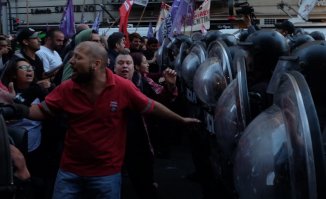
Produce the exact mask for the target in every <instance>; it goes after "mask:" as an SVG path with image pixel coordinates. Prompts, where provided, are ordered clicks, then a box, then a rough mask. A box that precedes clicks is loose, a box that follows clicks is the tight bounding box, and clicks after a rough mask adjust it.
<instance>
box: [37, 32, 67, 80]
mask: <svg viewBox="0 0 326 199" xmlns="http://www.w3.org/2000/svg"><path fill="white" fill-rule="evenodd" d="M63 42H64V34H63V32H61V31H60V30H58V29H52V30H49V31H48V32H47V34H46V38H45V44H44V46H41V48H40V50H38V51H37V52H36V54H37V55H38V56H39V57H40V59H41V60H42V62H43V67H44V72H45V74H46V75H49V76H51V74H54V72H55V71H56V70H57V69H59V67H60V66H61V65H62V59H61V57H60V55H59V54H58V52H57V51H59V50H61V49H62V48H63Z"/></svg>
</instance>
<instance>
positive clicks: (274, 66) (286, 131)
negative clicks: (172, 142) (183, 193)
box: [0, 30, 326, 199]
mask: <svg viewBox="0 0 326 199" xmlns="http://www.w3.org/2000/svg"><path fill="white" fill-rule="evenodd" d="M293 41H294V40H293ZM300 42H301V41H300ZM304 42H307V43H305V44H302V43H301V44H298V45H296V46H295V47H293V50H292V51H291V52H290V45H289V43H288V41H287V39H286V38H285V37H283V36H282V35H281V34H279V33H278V32H276V31H272V30H260V31H257V32H255V33H253V34H251V35H249V36H248V37H247V38H246V39H245V40H244V41H243V42H238V41H237V39H236V38H235V37H234V36H233V35H230V34H222V33H221V32H219V31H210V32H208V33H207V35H205V36H203V35H201V33H193V34H192V35H191V36H186V35H180V36H177V37H175V38H174V39H173V40H170V39H168V38H166V39H165V40H164V41H163V44H162V46H161V48H160V49H159V51H158V55H157V56H158V58H157V61H158V64H159V65H160V67H161V71H163V69H164V68H166V67H168V66H172V67H174V69H175V70H176V71H177V72H178V75H179V87H180V91H181V93H182V96H183V98H184V99H183V100H184V101H185V102H186V103H185V104H186V108H185V109H186V111H187V113H188V115H189V116H192V117H197V118H200V119H201V120H202V121H203V123H204V125H203V128H201V129H193V130H192V131H193V132H190V134H191V135H192V136H193V144H194V145H196V144H198V143H196V142H199V141H200V142H202V144H203V145H206V146H208V147H209V148H208V149H207V148H205V150H204V152H203V151H200V152H199V153H198V154H197V157H194V159H196V158H198V160H194V162H196V161H197V163H198V167H200V168H198V169H199V170H201V171H200V173H201V174H203V176H204V177H203V179H202V181H203V182H202V183H203V186H204V188H205V186H207V188H208V189H209V190H207V192H209V194H211V195H214V194H216V195H219V194H221V192H219V191H225V192H226V193H223V194H225V198H309V199H310V198H311V199H313V198H325V191H324V189H323V185H324V184H325V179H326V177H325V176H326V175H325V160H324V148H323V144H324V142H323V140H322V136H323V134H322V132H323V131H325V130H324V125H325V122H324V121H325V119H324V118H325V111H324V109H325V99H324V98H325V94H324V93H325V92H324V91H323V88H322V85H324V81H325V80H324V79H325V78H323V72H324V71H325V67H326V66H325V64H326V60H325V59H326V47H325V45H326V42H325V41H308V40H304ZM3 124H4V123H3ZM1 128H2V130H1V131H0V132H1V133H0V135H1V137H0V141H1V143H0V147H2V149H1V151H0V152H3V153H2V154H1V156H0V157H4V161H1V164H0V165H1V167H0V173H1V175H0V176H1V177H0V180H1V181H0V186H1V190H0V191H2V190H7V191H9V192H10V193H12V192H13V190H14V189H15V188H16V187H15V185H14V183H13V173H12V164H11V160H10V156H9V155H8V153H9V152H8V145H9V143H8V142H7V141H6V140H7V139H3V138H5V137H6V136H7V135H6V134H7V132H6V128H5V126H4V125H3V126H2V127H1ZM197 138H199V139H197ZM207 150H208V151H207ZM198 156H201V157H198ZM203 156H204V157H203ZM203 159H204V161H205V162H206V164H207V165H206V167H202V165H201V164H202V163H203V162H202V161H203ZM203 170H204V171H203ZM210 174H213V175H210ZM208 178H211V179H208ZM215 186H220V187H219V189H218V191H217V193H212V192H214V191H213V190H214V189H217V188H218V187H215ZM221 187H223V188H221Z"/></svg>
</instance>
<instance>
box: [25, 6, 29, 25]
mask: <svg viewBox="0 0 326 199" xmlns="http://www.w3.org/2000/svg"><path fill="white" fill-rule="evenodd" d="M28 4H29V3H28V0H26V24H27V25H28V26H29V12H28V10H29V5H28Z"/></svg>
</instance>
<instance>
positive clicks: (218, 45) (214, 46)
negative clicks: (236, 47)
mask: <svg viewBox="0 0 326 199" xmlns="http://www.w3.org/2000/svg"><path fill="white" fill-rule="evenodd" d="M207 52H208V53H207V54H208V55H207V57H217V58H219V59H220V62H221V65H222V70H223V73H224V76H225V77H226V80H227V82H228V83H230V82H231V81H232V79H233V75H232V67H231V60H232V59H231V54H230V52H229V51H228V47H227V45H226V44H225V43H224V42H223V41H220V40H215V41H213V42H211V43H210V44H209V46H208V48H207Z"/></svg>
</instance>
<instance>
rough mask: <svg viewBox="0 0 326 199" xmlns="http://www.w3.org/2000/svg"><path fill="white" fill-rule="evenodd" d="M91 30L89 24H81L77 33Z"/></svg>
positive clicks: (77, 28)
mask: <svg viewBox="0 0 326 199" xmlns="http://www.w3.org/2000/svg"><path fill="white" fill-rule="evenodd" d="M86 29H89V26H88V25H87V24H79V25H77V27H76V32H77V33H79V32H80V31H82V30H86Z"/></svg>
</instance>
